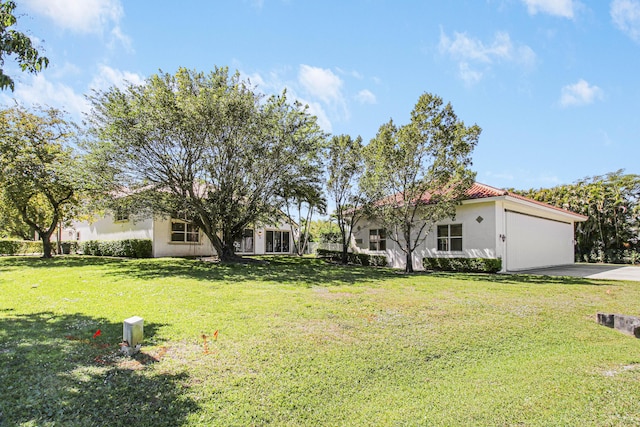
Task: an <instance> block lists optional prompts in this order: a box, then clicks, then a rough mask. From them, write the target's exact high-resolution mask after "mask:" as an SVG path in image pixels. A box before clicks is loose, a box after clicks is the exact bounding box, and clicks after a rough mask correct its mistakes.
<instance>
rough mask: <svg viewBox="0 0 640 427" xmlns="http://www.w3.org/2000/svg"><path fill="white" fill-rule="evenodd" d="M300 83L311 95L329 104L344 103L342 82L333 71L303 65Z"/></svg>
mask: <svg viewBox="0 0 640 427" xmlns="http://www.w3.org/2000/svg"><path fill="white" fill-rule="evenodd" d="M298 82H299V83H300V85H302V87H303V88H304V89H305V90H306V91H307V92H309V94H310V95H312V96H314V97H316V98H319V99H320V100H321V101H323V102H325V103H327V104H332V103H343V102H344V99H343V96H342V92H341V90H342V80H341V79H340V77H338V76H337V75H335V74H334V73H333V72H332V71H331V70H327V69H324V68H319V67H312V66H309V65H305V64H302V65H300V72H299V74H298Z"/></svg>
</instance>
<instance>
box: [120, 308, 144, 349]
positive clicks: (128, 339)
mask: <svg viewBox="0 0 640 427" xmlns="http://www.w3.org/2000/svg"><path fill="white" fill-rule="evenodd" d="M143 335H144V319H143V318H142V317H139V316H133V317H129V318H128V319H125V320H124V323H123V325H122V352H123V353H125V354H126V355H127V356H131V355H134V354H136V353H137V352H139V351H140V346H142V337H143Z"/></svg>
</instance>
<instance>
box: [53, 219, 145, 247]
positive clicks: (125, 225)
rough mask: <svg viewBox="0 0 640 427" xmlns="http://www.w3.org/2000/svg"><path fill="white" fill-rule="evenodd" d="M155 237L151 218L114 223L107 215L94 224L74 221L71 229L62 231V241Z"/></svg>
mask: <svg viewBox="0 0 640 427" xmlns="http://www.w3.org/2000/svg"><path fill="white" fill-rule="evenodd" d="M152 237H153V221H152V220H151V218H146V219H139V220H133V219H130V220H128V221H118V222H114V221H113V216H111V214H107V215H105V216H104V217H102V218H98V219H96V220H95V221H93V222H79V221H74V222H73V223H72V225H71V227H69V228H65V229H64V230H63V231H62V240H77V241H79V242H85V241H87V240H123V239H151V238H152Z"/></svg>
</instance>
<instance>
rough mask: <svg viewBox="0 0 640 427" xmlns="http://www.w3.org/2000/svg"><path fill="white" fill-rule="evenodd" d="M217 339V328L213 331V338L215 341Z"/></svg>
mask: <svg viewBox="0 0 640 427" xmlns="http://www.w3.org/2000/svg"><path fill="white" fill-rule="evenodd" d="M217 339H218V330H217V329H216V331H215V332H214V333H213V340H214V341H216V340H217Z"/></svg>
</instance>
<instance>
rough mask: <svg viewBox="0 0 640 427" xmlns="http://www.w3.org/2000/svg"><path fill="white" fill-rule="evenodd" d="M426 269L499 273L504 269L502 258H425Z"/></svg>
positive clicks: (423, 262)
mask: <svg viewBox="0 0 640 427" xmlns="http://www.w3.org/2000/svg"><path fill="white" fill-rule="evenodd" d="M422 265H423V266H424V268H425V269H426V270H434V271H459V272H463V273H497V272H498V271H500V270H501V269H502V259H500V258H444V257H443V258H431V257H428V258H423V259H422Z"/></svg>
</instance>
